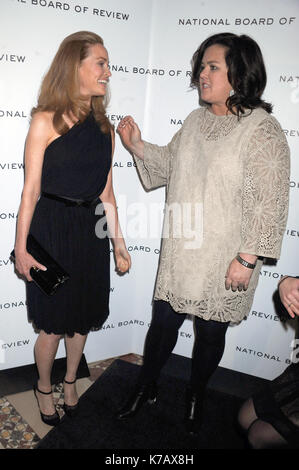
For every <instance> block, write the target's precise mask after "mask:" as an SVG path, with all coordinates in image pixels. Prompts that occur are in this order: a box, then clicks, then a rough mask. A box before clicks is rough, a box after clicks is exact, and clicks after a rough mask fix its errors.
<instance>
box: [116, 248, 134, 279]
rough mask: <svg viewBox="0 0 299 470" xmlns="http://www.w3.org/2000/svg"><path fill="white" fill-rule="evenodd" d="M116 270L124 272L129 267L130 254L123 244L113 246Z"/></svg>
mask: <svg viewBox="0 0 299 470" xmlns="http://www.w3.org/2000/svg"><path fill="white" fill-rule="evenodd" d="M114 257H115V265H116V270H117V271H119V272H120V273H122V274H124V273H126V272H127V271H129V269H130V267H131V256H130V255H129V253H128V250H127V249H126V247H125V246H122V247H117V248H114Z"/></svg>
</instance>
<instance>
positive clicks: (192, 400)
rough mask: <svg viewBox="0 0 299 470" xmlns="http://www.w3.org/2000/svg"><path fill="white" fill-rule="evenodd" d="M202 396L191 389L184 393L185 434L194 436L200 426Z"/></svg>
mask: <svg viewBox="0 0 299 470" xmlns="http://www.w3.org/2000/svg"><path fill="white" fill-rule="evenodd" d="M202 411H203V394H202V393H198V392H196V391H194V390H192V389H191V388H188V389H187V391H186V413H185V423H186V428H187V432H188V433H189V434H192V435H196V434H198V432H199V429H200V427H201V424H202Z"/></svg>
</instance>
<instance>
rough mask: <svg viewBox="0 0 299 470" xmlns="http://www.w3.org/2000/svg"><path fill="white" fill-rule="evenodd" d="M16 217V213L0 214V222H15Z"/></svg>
mask: <svg viewBox="0 0 299 470" xmlns="http://www.w3.org/2000/svg"><path fill="white" fill-rule="evenodd" d="M17 217H18V214H17V213H16V212H0V222H1V220H16V218H17Z"/></svg>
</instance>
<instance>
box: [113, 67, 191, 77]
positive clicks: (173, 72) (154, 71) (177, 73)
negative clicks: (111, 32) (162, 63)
mask: <svg viewBox="0 0 299 470" xmlns="http://www.w3.org/2000/svg"><path fill="white" fill-rule="evenodd" d="M110 71H111V73H114V72H117V73H118V72H120V73H131V74H133V75H141V76H146V77H147V76H149V75H150V76H152V77H174V78H177V77H191V70H181V69H164V68H163V69H162V68H156V67H149V66H147V65H142V66H140V65H139V66H136V65H134V66H130V65H118V64H110Z"/></svg>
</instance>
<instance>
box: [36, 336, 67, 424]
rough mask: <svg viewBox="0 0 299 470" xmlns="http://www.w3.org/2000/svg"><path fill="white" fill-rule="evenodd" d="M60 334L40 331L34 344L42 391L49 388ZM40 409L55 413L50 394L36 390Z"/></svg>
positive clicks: (49, 413) (48, 413)
mask: <svg viewBox="0 0 299 470" xmlns="http://www.w3.org/2000/svg"><path fill="white" fill-rule="evenodd" d="M60 339H61V336H60V335H54V334H47V333H45V332H44V331H41V332H40V334H39V335H38V338H37V340H36V343H35V346H34V353H35V361H36V365H37V369H38V374H39V380H38V382H37V386H38V388H39V389H40V390H41V391H43V392H49V391H50V390H51V371H52V367H53V362H54V359H55V356H56V353H57V349H58V345H59V340H60ZM37 397H38V402H39V406H40V410H41V412H42V413H44V414H46V415H51V414H53V413H55V407H54V403H53V396H52V395H43V394H41V393H38V392H37Z"/></svg>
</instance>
